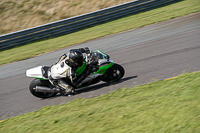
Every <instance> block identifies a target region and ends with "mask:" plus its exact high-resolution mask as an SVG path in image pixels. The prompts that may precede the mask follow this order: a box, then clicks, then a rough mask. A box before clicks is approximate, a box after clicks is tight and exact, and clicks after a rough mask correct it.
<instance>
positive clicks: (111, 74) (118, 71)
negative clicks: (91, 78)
mask: <svg viewBox="0 0 200 133" xmlns="http://www.w3.org/2000/svg"><path fill="white" fill-rule="evenodd" d="M124 73H125V71H124V68H123V67H122V66H121V65H119V64H114V65H113V66H112V67H111V68H109V69H108V70H107V71H106V72H105V74H104V75H102V76H101V80H102V81H104V82H115V81H118V80H120V79H121V78H122V77H123V76H124Z"/></svg>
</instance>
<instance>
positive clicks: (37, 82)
mask: <svg viewBox="0 0 200 133" xmlns="http://www.w3.org/2000/svg"><path fill="white" fill-rule="evenodd" d="M36 86H47V87H49V86H50V85H49V83H48V81H45V80H44V81H42V80H40V79H34V80H33V81H32V82H31V83H30V85H29V90H30V92H31V94H33V95H34V96H36V97H38V98H49V97H53V96H55V95H56V93H46V92H36V91H35V87H36Z"/></svg>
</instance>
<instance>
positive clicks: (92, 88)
mask: <svg viewBox="0 0 200 133" xmlns="http://www.w3.org/2000/svg"><path fill="white" fill-rule="evenodd" d="M137 77H138V76H137V75H135V76H131V77H126V78H123V79H121V80H119V81H117V82H113V83H100V84H96V85H92V86H88V87H84V88H81V89H78V90H76V94H80V93H83V92H89V91H95V90H99V89H101V88H103V87H106V86H111V85H116V84H119V83H122V82H124V81H127V80H131V79H133V78H137Z"/></svg>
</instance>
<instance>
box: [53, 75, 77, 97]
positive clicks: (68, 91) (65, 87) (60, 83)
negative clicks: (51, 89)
mask: <svg viewBox="0 0 200 133" xmlns="http://www.w3.org/2000/svg"><path fill="white" fill-rule="evenodd" d="M49 82H51V84H52V85H54V86H56V87H58V88H60V89H62V90H64V94H65V95H73V94H74V93H75V90H74V88H73V87H72V86H70V85H68V84H67V83H66V82H65V81H64V80H62V79H53V78H52V77H51V76H49Z"/></svg>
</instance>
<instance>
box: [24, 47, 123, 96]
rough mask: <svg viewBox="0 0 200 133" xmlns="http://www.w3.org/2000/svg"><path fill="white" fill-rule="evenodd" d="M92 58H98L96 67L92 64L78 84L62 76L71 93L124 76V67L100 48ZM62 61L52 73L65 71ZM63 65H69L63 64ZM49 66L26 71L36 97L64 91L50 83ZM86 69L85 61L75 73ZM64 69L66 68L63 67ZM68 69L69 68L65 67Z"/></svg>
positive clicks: (31, 90) (59, 73) (53, 94)
mask: <svg viewBox="0 0 200 133" xmlns="http://www.w3.org/2000/svg"><path fill="white" fill-rule="evenodd" d="M92 58H95V59H97V60H98V66H99V67H98V68H96V67H95V66H93V68H92V69H91V70H94V71H92V73H90V74H89V75H88V76H87V77H86V78H85V79H84V80H83V81H82V82H81V83H80V84H79V85H77V86H73V85H72V83H71V80H70V79H69V78H68V77H64V76H63V78H64V79H65V81H66V82H67V83H68V84H69V85H71V86H73V88H74V89H73V93H75V92H76V90H77V89H79V88H83V87H86V86H89V85H93V84H96V83H98V82H100V81H103V82H116V81H118V80H120V79H121V78H122V77H123V76H124V73H125V71H124V68H123V67H122V66H121V65H119V64H116V63H114V62H113V60H112V58H110V56H109V55H108V54H106V53H105V52H103V51H101V50H95V51H92ZM84 59H85V61H87V60H89V59H88V57H87V56H84ZM63 64H64V62H63V61H61V62H58V63H57V64H56V65H55V67H56V69H55V71H54V73H57V74H58V75H61V74H63V73H66V72H67V71H63V70H64V69H63V66H64V65H63ZM65 67H69V66H67V65H66V64H65ZM50 68H51V67H49V66H38V67H34V68H31V69H28V70H27V71H26V76H27V77H32V78H35V79H34V80H33V81H32V82H31V83H30V85H29V90H30V92H31V94H32V95H34V96H36V97H38V98H49V97H53V96H55V95H57V94H58V93H64V92H65V90H63V89H61V88H58V87H56V86H54V85H53V84H51V82H49V79H48V75H49V69H50ZM85 69H86V62H84V63H83V65H82V66H81V67H79V68H78V69H77V70H76V75H77V76H79V75H80V74H81V73H82V72H83V71H84V70H85ZM65 70H66V68H65ZM67 70H69V69H67Z"/></svg>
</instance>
